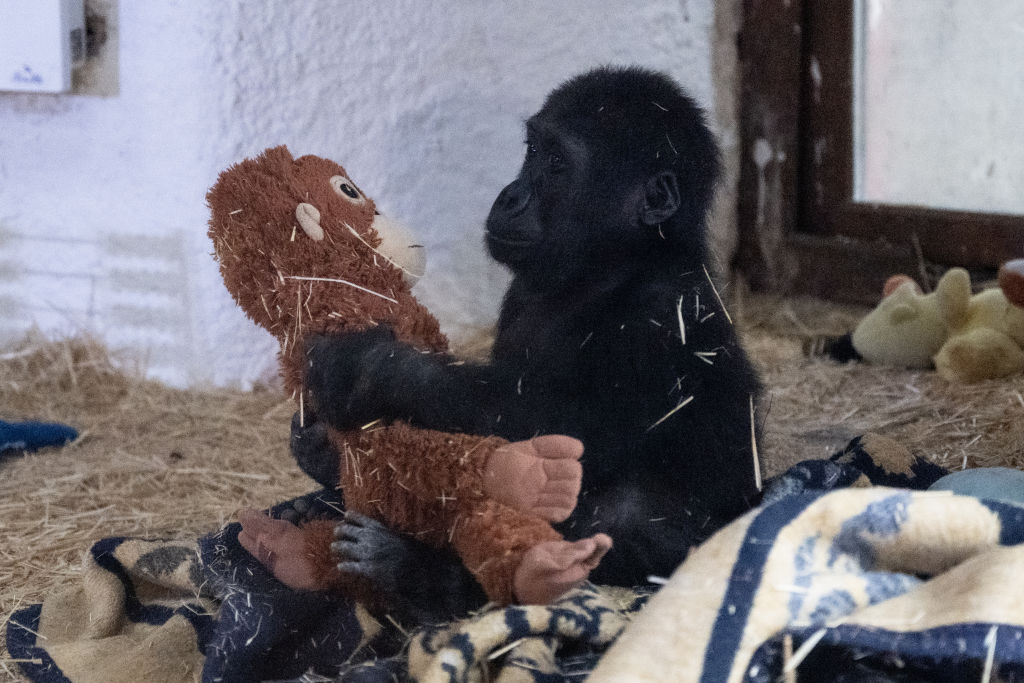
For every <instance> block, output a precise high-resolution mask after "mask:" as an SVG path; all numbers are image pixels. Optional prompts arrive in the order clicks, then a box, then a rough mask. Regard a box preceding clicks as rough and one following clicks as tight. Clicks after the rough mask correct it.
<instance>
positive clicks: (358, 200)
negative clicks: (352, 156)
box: [331, 175, 366, 204]
mask: <svg viewBox="0 0 1024 683" xmlns="http://www.w3.org/2000/svg"><path fill="white" fill-rule="evenodd" d="M331 187H332V188H333V189H334V191H335V192H336V193H337V194H339V195H341V196H342V197H344V198H345V199H347V200H349V201H350V202H352V203H353V204H362V203H363V202H365V201H366V197H364V196H363V195H362V194H361V193H360V192H359V190H357V189H356V186H355V185H353V184H352V181H351V180H349V179H348V178H346V177H345V176H343V175H336V176H332V177H331Z"/></svg>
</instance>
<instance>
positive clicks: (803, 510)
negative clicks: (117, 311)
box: [7, 436, 1024, 683]
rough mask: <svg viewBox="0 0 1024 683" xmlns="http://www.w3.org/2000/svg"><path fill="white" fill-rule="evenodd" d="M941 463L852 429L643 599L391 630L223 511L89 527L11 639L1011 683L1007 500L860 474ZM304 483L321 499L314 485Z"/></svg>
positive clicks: (500, 664) (96, 667)
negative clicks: (286, 574) (91, 534)
mask: <svg viewBox="0 0 1024 683" xmlns="http://www.w3.org/2000/svg"><path fill="white" fill-rule="evenodd" d="M942 474H944V470H942V469H941V468H938V467H935V466H934V465H929V464H928V463H926V462H925V461H922V460H920V459H918V458H914V457H913V456H911V455H910V453H908V452H907V451H906V450H905V449H903V448H901V447H899V445H898V444H895V443H893V442H892V441H890V440H887V439H883V438H880V437H872V436H865V437H863V438H858V439H855V440H854V441H853V442H851V444H850V445H849V446H848V447H847V448H846V449H844V450H843V451H842V452H840V453H838V454H836V455H835V456H833V458H832V459H830V460H820V461H809V462H805V463H801V464H799V465H797V466H795V467H793V468H792V469H790V470H789V471H788V472H787V473H786V474H785V475H783V476H782V477H779V478H777V479H776V480H774V481H771V482H769V484H768V486H767V487H766V492H765V502H764V504H763V505H762V506H761V507H760V508H758V509H757V510H755V511H752V512H751V513H750V514H748V515H747V516H745V517H743V518H741V519H740V520H737V521H736V522H735V523H733V524H732V525H730V526H728V527H726V528H725V529H723V530H722V531H720V532H719V533H718V534H716V535H715V536H714V537H713V538H712V539H710V540H709V541H708V542H707V543H705V544H704V545H702V546H701V547H700V548H699V549H697V550H696V551H694V552H693V553H691V556H690V557H689V558H688V559H687V560H686V562H685V563H684V564H683V565H682V567H681V568H680V569H679V570H678V571H677V572H676V574H675V576H674V577H673V578H672V580H671V582H670V584H669V585H668V586H667V587H666V588H665V589H663V590H662V591H661V592H660V593H659V594H658V595H656V596H654V597H653V598H650V605H649V606H648V607H647V608H645V609H644V611H643V612H642V613H641V614H640V615H639V616H637V612H638V611H639V610H640V608H641V607H642V606H643V605H645V604H646V603H647V602H648V597H649V591H648V590H647V589H636V590H627V589H613V588H606V587H594V586H591V585H589V584H587V585H585V586H583V587H582V588H580V589H578V590H576V591H573V592H571V593H569V594H567V595H566V596H565V597H564V598H562V599H561V600H559V601H558V602H556V603H555V604H552V605H549V606H545V607H539V606H529V607H509V608H505V609H501V610H498V609H492V610H484V611H482V612H481V613H479V614H476V615H473V616H471V617H469V618H467V619H465V620H463V621H460V622H456V623H452V624H445V625H441V626H435V627H424V628H419V629H417V630H415V631H414V632H412V633H408V634H407V633H405V632H404V631H403V630H402V629H401V627H400V626H399V625H397V624H393V623H391V622H390V621H389V620H388V619H386V618H381V619H379V620H378V619H375V618H374V617H373V616H371V615H370V614H369V613H368V612H366V611H365V610H364V609H362V608H361V607H360V606H358V605H353V604H351V603H349V602H347V601H344V600H341V599H339V598H336V597H331V596H327V595H322V594H311V593H297V592H293V591H290V590H288V589H287V588H285V587H283V586H282V585H281V584H280V583H278V582H277V581H276V580H275V579H273V578H272V577H271V576H270V575H269V574H267V573H266V572H265V570H264V569H263V567H262V566H260V565H259V564H257V563H255V562H254V561H253V560H252V558H251V557H250V556H249V555H248V554H247V553H246V552H245V551H244V550H243V549H242V548H241V547H240V546H239V545H238V543H237V533H238V526H237V525H236V524H230V525H228V526H227V527H225V528H224V529H222V530H220V531H219V532H217V533H216V534H212V535H210V536H207V537H204V538H202V539H199V540H198V541H191V542H176V541H153V540H142V539H106V540H104V541H101V542H99V543H97V544H96V545H95V546H94V547H93V549H92V551H91V553H90V557H89V561H88V564H87V567H86V569H85V571H84V573H83V575H82V577H81V580H80V581H77V582H76V583H75V584H74V585H71V586H68V587H67V588H65V589H64V590H63V591H60V592H57V593H55V594H54V595H51V596H50V597H48V598H47V599H46V600H45V601H44V603H43V604H42V605H35V606H32V607H30V608H27V609H23V610H21V611H19V612H17V613H15V614H14V615H13V616H12V618H11V620H10V621H9V625H8V629H7V643H8V649H9V651H10V653H11V656H12V657H13V658H14V659H16V660H20V665H21V667H22V670H23V671H24V672H25V673H26V675H28V676H29V677H30V678H31V679H32V680H34V681H73V682H74V683H81V682H84V681H119V680H125V681H129V680H131V681H139V680H145V681H153V682H154V683H160V682H162V681H178V680H181V681H192V680H195V679H196V678H200V677H201V679H202V680H204V681H252V680H261V679H287V678H294V677H297V676H300V675H302V674H303V673H304V672H316V673H317V674H320V675H326V676H332V677H334V676H339V675H340V676H341V677H343V678H346V679H351V680H355V679H356V678H358V680H361V681H377V680H380V681H392V680H403V679H405V678H409V679H411V680H417V681H484V680H491V681H501V682H514V683H518V682H519V681H533V682H540V681H559V680H581V679H582V678H585V677H586V676H587V675H588V674H589V673H590V672H591V671H593V672H594V674H593V676H594V680H599V681H601V680H604V681H625V680H666V681H668V680H672V681H676V680H695V681H696V680H707V681H715V680H722V681H726V680H729V681H739V680H751V681H768V680H775V679H776V678H778V676H779V675H780V674H781V673H782V670H783V668H784V667H785V666H786V665H787V663H788V664H789V665H790V666H793V665H794V663H795V662H797V661H798V660H800V662H799V663H800V668H799V670H800V673H801V674H802V675H804V674H806V675H805V676H804V678H802V679H801V680H833V678H834V677H831V674H830V672H832V673H836V675H837V676H841V675H846V674H847V673H851V672H854V673H855V672H856V671H858V670H860V669H864V670H881V671H884V670H885V669H886V667H887V666H889V667H891V666H895V664H893V662H902V663H904V664H905V665H906V666H909V667H918V668H919V669H920V670H922V671H929V672H931V671H937V672H938V673H939V674H942V675H945V674H946V673H950V672H951V673H950V675H951V676H953V674H954V673H955V674H956V675H959V674H961V673H963V672H964V671H967V672H971V673H972V674H977V676H975V678H974V680H980V675H981V673H983V669H984V665H985V661H986V657H988V656H989V655H990V653H993V652H994V653H995V654H994V661H995V662H996V664H995V665H994V666H996V668H997V670H998V671H999V673H1000V675H1002V676H1003V680H1016V679H1014V678H1012V676H1013V674H1012V673H1011V672H1012V671H1013V669H1012V666H1014V665H1015V664H1016V663H1017V662H1020V661H1024V655H1019V654H1018V651H1020V652H1022V653H1024V647H1018V645H1017V643H1018V642H1021V643H1024V639H1022V640H1020V641H1018V640H1017V638H1018V634H1020V633H1022V631H1021V630H1020V629H1019V628H1018V627H1017V626H1016V624H1018V623H1021V625H1022V626H1024V609H1021V607H1022V606H1024V590H1022V591H1016V590H1015V589H1014V588H1013V584H1014V582H1013V580H1012V578H1013V575H1012V574H1007V573H1006V572H1011V571H1012V572H1018V575H1019V572H1020V570H1021V569H1024V564H1018V562H1024V557H1020V556H1019V553H1018V549H1017V548H1013V547H1004V546H1012V545H1013V544H1014V543H1017V542H1018V537H1021V538H1024V510H1022V509H1021V508H1016V507H1013V506H1010V505H1005V504H996V503H984V502H980V501H979V500H977V499H973V498H963V497H958V496H954V495H951V494H948V493H926V494H922V493H916V492H911V491H909V490H897V489H887V488H877V487H876V488H857V487H865V486H870V485H871V484H880V483H881V484H889V485H897V486H903V487H915V488H925V487H927V486H928V485H930V484H931V483H932V482H934V481H935V480H936V479H938V478H939V477H940V476H941V475H942ZM834 489H840V490H836V491H835V492H833V493H826V491H828V490H834ZM307 500H308V501H312V502H313V503H314V504H315V505H314V508H316V506H317V505H319V506H321V508H326V509H329V508H330V507H332V506H334V505H336V500H332V499H331V497H330V494H328V493H326V492H321V493H319V494H316V495H311V496H309V497H307ZM961 581H969V582H973V583H960V582H961ZM996 591H998V593H996ZM1018 593H1019V594H1018ZM1014 612H1016V613H1018V614H1020V615H1021V616H1020V617H1014V616H1013V614H1011V613H1014ZM634 617H636V619H635V620H634ZM631 621H635V622H636V623H633V624H632V625H630V622H631ZM627 626H628V628H627ZM993 627H996V630H995V631H993V630H992V629H993ZM624 629H625V632H624V634H623V635H622V636H621V637H619V634H620V633H622V632H623V631H624ZM993 634H994V635H993ZM616 638H618V642H617V643H616V644H615V645H614V646H613V647H612V649H611V651H610V652H609V653H608V654H607V655H605V656H604V658H603V659H601V657H602V654H603V653H604V651H605V650H606V649H607V648H608V647H609V645H611V644H612V643H613V642H615V641H616ZM804 644H810V645H813V648H811V650H810V655H807V656H805V653H804V652H803V651H801V645H804ZM787 653H788V654H787ZM599 659H600V664H598V660H599ZM595 666H597V669H596V670H594V667H595ZM844 667H845V668H844ZM928 667H932V668H930V669H929V668H928ZM957 667H959V668H957ZM915 670H916V669H915ZM807 672H813V673H807ZM819 673H820V674H821V675H820V676H819V675H818V674H819ZM838 680H841V679H838ZM849 680H860V679H852V678H851V679H849ZM877 680H885V678H879V679H877ZM901 680H902V679H901ZM907 680H914V679H907ZM921 680H943V679H942V678H928V677H927V676H925V678H923V679H921ZM951 680H966V679H960V678H955V676H954V678H951Z"/></svg>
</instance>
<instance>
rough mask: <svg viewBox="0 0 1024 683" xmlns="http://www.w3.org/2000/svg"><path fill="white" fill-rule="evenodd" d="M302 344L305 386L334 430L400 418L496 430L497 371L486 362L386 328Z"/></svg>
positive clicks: (456, 427)
mask: <svg viewBox="0 0 1024 683" xmlns="http://www.w3.org/2000/svg"><path fill="white" fill-rule="evenodd" d="M306 348H307V351H306V354H307V358H308V361H309V362H308V364H307V370H306V387H307V390H308V391H309V393H310V397H311V400H312V402H313V405H314V406H315V407H316V410H317V413H318V414H319V415H320V417H321V418H322V419H324V420H325V421H326V422H327V423H328V424H330V425H331V426H332V427H334V428H336V429H339V430H349V429H359V428H361V427H364V426H366V425H367V424H369V423H371V422H373V421H375V420H383V421H385V422H391V421H394V420H405V421H407V422H409V423H411V424H414V425H416V426H418V427H423V428H426V429H436V430H439V431H457V432H468V433H474V434H488V433H492V432H493V431H494V430H493V429H492V426H491V424H490V423H491V422H492V421H494V420H496V419H500V418H498V416H499V415H501V413H502V406H501V405H500V396H501V392H500V391H498V389H499V387H498V385H499V378H498V377H497V376H496V373H495V372H494V370H493V369H492V368H491V367H490V366H486V365H471V364H462V363H459V362H457V361H456V360H455V359H454V358H453V357H452V356H449V355H447V354H437V353H421V352H420V351H418V350H416V349H414V348H412V347H410V346H408V345H405V344H402V343H400V342H398V341H396V340H395V338H394V335H393V333H392V332H391V331H390V330H388V329H387V328H383V327H380V328H375V329H373V330H369V331H367V332H361V333H355V334H346V335H340V336H320V337H316V338H314V339H312V340H310V342H309V343H308V344H307V347H306ZM501 384H504V383H501ZM506 393H507V392H506Z"/></svg>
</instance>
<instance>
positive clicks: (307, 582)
mask: <svg viewBox="0 0 1024 683" xmlns="http://www.w3.org/2000/svg"><path fill="white" fill-rule="evenodd" d="M238 521H239V522H240V523H241V525H242V530H241V531H239V532H238V542H239V543H240V544H241V545H242V547H243V548H245V549H246V550H248V551H249V554H251V555H252V556H253V557H255V558H256V559H257V560H259V562H260V564H262V565H263V566H264V567H266V568H267V570H268V571H270V573H271V574H273V575H274V577H275V578H276V579H277V580H278V581H280V582H281V583H283V584H284V585H286V586H288V587H289V588H293V589H295V590H305V591H314V590H323V589H325V588H327V586H322V585H319V583H318V582H317V581H316V580H315V579H316V576H317V572H316V571H315V567H314V565H313V562H312V560H311V559H310V558H309V556H308V554H307V551H306V537H305V534H304V533H303V532H302V529H300V528H299V527H297V526H295V525H294V524H292V523H290V522H287V521H285V520H283V519H272V518H271V517H268V516H267V515H265V514H263V513H262V512H259V511H257V510H242V511H241V512H239V513H238Z"/></svg>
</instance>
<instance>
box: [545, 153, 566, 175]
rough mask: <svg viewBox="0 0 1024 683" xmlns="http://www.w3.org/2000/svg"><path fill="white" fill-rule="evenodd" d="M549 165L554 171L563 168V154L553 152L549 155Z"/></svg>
mask: <svg viewBox="0 0 1024 683" xmlns="http://www.w3.org/2000/svg"><path fill="white" fill-rule="evenodd" d="M548 166H549V167H550V168H551V170H553V171H558V170H561V169H562V168H563V167H564V166H565V160H564V159H563V158H562V155H561V154H558V153H556V152H552V153H551V154H549V155H548Z"/></svg>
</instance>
